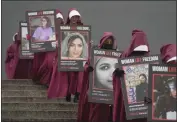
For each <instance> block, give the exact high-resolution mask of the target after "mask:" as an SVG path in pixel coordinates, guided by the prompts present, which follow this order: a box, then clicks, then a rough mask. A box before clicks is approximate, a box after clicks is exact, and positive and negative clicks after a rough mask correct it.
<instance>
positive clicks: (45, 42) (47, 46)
mask: <svg viewBox="0 0 177 122" xmlns="http://www.w3.org/2000/svg"><path fill="white" fill-rule="evenodd" d="M26 17H27V22H28V25H29V26H28V31H29V35H30V48H31V51H32V52H47V51H54V50H55V49H56V46H55V45H52V44H53V42H56V41H57V38H56V12H55V10H40V11H27V12H26Z"/></svg>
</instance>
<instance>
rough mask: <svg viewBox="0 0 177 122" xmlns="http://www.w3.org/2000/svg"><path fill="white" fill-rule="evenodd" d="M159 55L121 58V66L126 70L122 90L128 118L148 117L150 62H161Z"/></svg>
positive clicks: (122, 79)
mask: <svg viewBox="0 0 177 122" xmlns="http://www.w3.org/2000/svg"><path fill="white" fill-rule="evenodd" d="M159 59H160V56H159V55H151V56H141V57H138V56H137V57H128V58H121V59H120V61H119V66H120V68H121V69H123V70H124V71H125V75H124V77H122V78H121V85H122V92H123V98H124V104H125V109H126V118H127V119H128V120H130V119H137V118H145V117H147V109H148V107H147V105H146V104H145V103H144V97H147V94H148V92H147V89H148V75H149V74H148V69H149V64H150V63H157V64H158V63H159V61H160V60H159Z"/></svg>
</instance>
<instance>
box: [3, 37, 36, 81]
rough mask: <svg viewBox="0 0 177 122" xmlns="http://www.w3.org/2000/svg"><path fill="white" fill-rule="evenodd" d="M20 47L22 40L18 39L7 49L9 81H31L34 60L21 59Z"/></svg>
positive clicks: (6, 65)
mask: <svg viewBox="0 0 177 122" xmlns="http://www.w3.org/2000/svg"><path fill="white" fill-rule="evenodd" d="M16 36H17V35H16ZM20 45H21V44H20V40H18V39H17V37H16V38H15V41H14V42H13V43H12V44H11V45H10V46H9V47H8V48H7V52H6V60H5V72H6V75H7V78H8V79H31V75H32V74H31V68H32V63H33V60H32V59H20V58H19V48H20ZM24 69H25V70H24Z"/></svg>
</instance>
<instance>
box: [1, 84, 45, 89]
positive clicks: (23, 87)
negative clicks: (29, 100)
mask: <svg viewBox="0 0 177 122" xmlns="http://www.w3.org/2000/svg"><path fill="white" fill-rule="evenodd" d="M1 89H2V90H47V87H45V86H43V85H24V84H20V85H14V84H4V85H2V86H1Z"/></svg>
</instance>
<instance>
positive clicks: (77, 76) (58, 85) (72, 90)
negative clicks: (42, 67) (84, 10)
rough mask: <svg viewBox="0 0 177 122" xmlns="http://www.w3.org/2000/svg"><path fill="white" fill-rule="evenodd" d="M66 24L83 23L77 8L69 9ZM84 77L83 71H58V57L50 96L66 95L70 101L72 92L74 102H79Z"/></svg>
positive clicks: (49, 92)
mask: <svg viewBox="0 0 177 122" xmlns="http://www.w3.org/2000/svg"><path fill="white" fill-rule="evenodd" d="M66 25H76V26H77V25H83V23H82V21H81V15H80V13H79V12H78V11H77V10H76V9H71V10H70V11H69V13H68V18H67V21H66ZM57 56H58V55H57ZM82 78H83V72H58V58H57V57H56V62H55V64H54V69H53V74H52V79H51V83H50V86H49V89H48V98H57V97H66V100H67V101H68V102H69V101H71V94H74V95H75V97H74V102H77V100H78V98H79V93H80V89H81V84H82Z"/></svg>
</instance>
